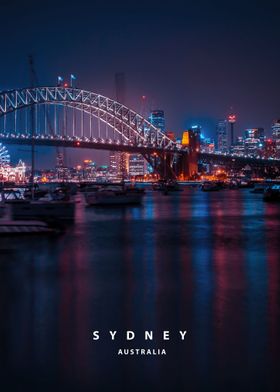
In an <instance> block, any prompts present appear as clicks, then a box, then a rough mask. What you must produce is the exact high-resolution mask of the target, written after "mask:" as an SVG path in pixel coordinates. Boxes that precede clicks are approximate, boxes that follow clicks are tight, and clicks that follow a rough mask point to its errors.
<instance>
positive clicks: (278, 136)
mask: <svg viewBox="0 0 280 392" xmlns="http://www.w3.org/2000/svg"><path fill="white" fill-rule="evenodd" d="M272 139H273V140H274V142H275V145H276V158H279V159H280V120H277V121H275V122H274V123H273V125H272Z"/></svg>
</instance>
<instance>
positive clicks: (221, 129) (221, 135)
mask: <svg viewBox="0 0 280 392" xmlns="http://www.w3.org/2000/svg"><path fill="white" fill-rule="evenodd" d="M216 134H217V151H219V152H221V153H225V152H227V151H228V123H227V121H226V120H219V121H218V123H217V126H216Z"/></svg>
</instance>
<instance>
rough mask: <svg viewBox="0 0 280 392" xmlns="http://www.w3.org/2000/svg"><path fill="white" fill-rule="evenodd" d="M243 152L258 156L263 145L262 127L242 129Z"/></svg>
mask: <svg viewBox="0 0 280 392" xmlns="http://www.w3.org/2000/svg"><path fill="white" fill-rule="evenodd" d="M244 144H245V154H246V155H248V156H250V157H254V158H258V157H259V156H261V151H262V149H263V147H264V129H263V128H247V129H245V131H244Z"/></svg>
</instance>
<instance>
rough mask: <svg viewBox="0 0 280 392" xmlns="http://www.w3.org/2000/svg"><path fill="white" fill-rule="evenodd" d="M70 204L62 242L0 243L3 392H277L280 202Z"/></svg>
mask: <svg viewBox="0 0 280 392" xmlns="http://www.w3.org/2000/svg"><path fill="white" fill-rule="evenodd" d="M79 197H80V202H79V203H78V204H77V211H76V214H77V216H76V223H75V224H74V225H72V226H70V227H69V228H68V229H67V231H66V232H65V233H64V234H61V235H59V236H51V237H36V238H34V237H32V238H31V237H29V238H28V237H26V238H20V239H15V238H5V239H4V238H1V239H0V260H1V261H0V368H1V370H0V371H1V373H2V375H1V383H2V385H5V388H4V389H3V391H5V392H6V391H13V390H18V391H25V390H28V391H36V392H37V391H62V390H68V391H97V392H99V391H113V390H114V391H138V390H139V391H150V390H153V391H163V390H164V391H165V390H166V391H171V390H173V391H249V390H250V391H274V390H276V385H277V384H278V385H279V381H280V380H279V378H280V373H279V371H278V370H279V365H278V362H277V360H278V358H279V349H280V334H279V331H280V302H279V298H280V246H279V231H280V205H279V204H273V203H264V202H263V200H262V195H258V194H251V193H250V192H249V191H248V190H246V189H244V190H225V191H220V192H212V193H204V192H201V191H200V190H198V189H192V188H187V187H186V188H185V189H184V191H183V192H174V193H171V194H169V195H163V194H161V193H157V192H147V194H146V196H145V198H144V202H143V205H142V206H133V207H111V208H88V207H85V205H84V202H83V199H82V195H81V196H79ZM94 330H98V331H100V339H99V340H98V341H93V339H92V332H93V331H94ZM109 330H114V331H117V334H116V339H115V340H114V341H112V340H111V339H110V335H109ZM127 330H132V331H134V333H135V339H134V340H133V341H129V342H128V341H126V340H125V331H127ZM145 330H148V331H154V340H153V341H145V340H144V331H145ZM164 330H168V331H170V340H169V341H163V340H162V331H164ZM179 330H187V337H186V339H185V340H184V341H181V340H180V337H179V332H178V331H179ZM120 348H124V349H127V348H140V349H141V348H151V349H153V348H154V349H165V350H166V353H167V354H166V355H165V356H157V355H150V356H149V355H148V356H147V355H132V356H118V355H117V353H118V350H119V349H120Z"/></svg>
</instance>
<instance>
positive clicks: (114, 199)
mask: <svg viewBox="0 0 280 392" xmlns="http://www.w3.org/2000/svg"><path fill="white" fill-rule="evenodd" d="M143 195H144V193H143V192H141V191H138V190H137V189H135V190H133V189H125V188H123V187H121V186H108V187H104V188H100V189H98V190H97V191H95V192H86V193H85V200H86V203H87V204H88V205H93V206H98V205H100V206H101V205H129V204H141V202H142V198H143Z"/></svg>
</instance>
